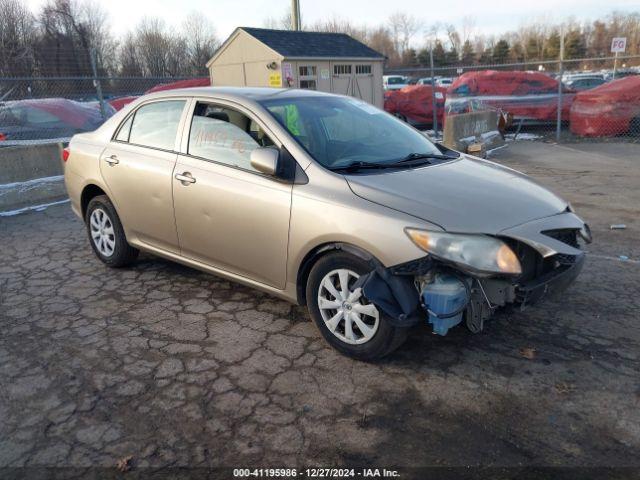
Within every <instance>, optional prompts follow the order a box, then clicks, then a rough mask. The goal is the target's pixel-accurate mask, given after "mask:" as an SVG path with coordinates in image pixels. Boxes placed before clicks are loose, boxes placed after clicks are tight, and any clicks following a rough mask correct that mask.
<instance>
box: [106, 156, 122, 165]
mask: <svg viewBox="0 0 640 480" xmlns="http://www.w3.org/2000/svg"><path fill="white" fill-rule="evenodd" d="M104 161H105V162H107V163H108V164H109V165H112V166H113V165H117V164H118V163H120V160H118V156H117V155H109V156H108V157H104Z"/></svg>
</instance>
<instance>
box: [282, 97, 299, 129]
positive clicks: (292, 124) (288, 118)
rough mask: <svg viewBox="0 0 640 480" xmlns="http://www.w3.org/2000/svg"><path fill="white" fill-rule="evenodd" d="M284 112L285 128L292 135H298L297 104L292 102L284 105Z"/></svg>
mask: <svg viewBox="0 0 640 480" xmlns="http://www.w3.org/2000/svg"><path fill="white" fill-rule="evenodd" d="M284 113H285V123H286V124H287V129H288V130H289V131H290V132H291V133H292V134H293V135H296V136H300V127H299V125H298V122H299V121H300V117H299V115H298V106H297V105H292V104H289V105H285V107H284Z"/></svg>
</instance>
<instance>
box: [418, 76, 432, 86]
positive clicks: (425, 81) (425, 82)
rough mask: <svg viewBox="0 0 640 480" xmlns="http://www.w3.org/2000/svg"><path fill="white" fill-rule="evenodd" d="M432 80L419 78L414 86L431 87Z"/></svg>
mask: <svg viewBox="0 0 640 480" xmlns="http://www.w3.org/2000/svg"><path fill="white" fill-rule="evenodd" d="M432 84H433V79H432V78H431V77H423V78H419V79H418V81H417V82H416V85H432Z"/></svg>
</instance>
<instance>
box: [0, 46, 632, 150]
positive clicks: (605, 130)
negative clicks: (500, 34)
mask: <svg viewBox="0 0 640 480" xmlns="http://www.w3.org/2000/svg"><path fill="white" fill-rule="evenodd" d="M94 71H97V70H94ZM385 75H399V76H403V77H406V78H407V80H409V81H410V82H411V83H418V84H423V85H425V86H430V85H436V87H435V88H433V89H430V88H427V89H423V90H425V91H428V95H425V94H424V92H422V95H421V96H420V95H418V96H417V97H415V96H414V97H410V96H407V98H406V99H405V100H406V101H404V103H402V102H396V105H395V107H393V108H389V105H390V103H388V102H385V108H387V110H389V111H392V113H395V114H396V115H398V116H400V117H402V118H403V119H405V120H406V121H408V122H410V123H412V124H415V125H416V126H418V127H419V128H422V129H427V130H428V129H432V130H436V132H441V131H442V128H443V123H444V122H446V118H447V117H448V116H450V115H454V114H458V113H464V112H469V111H478V110H483V109H496V110H498V111H499V112H501V113H502V114H503V115H502V117H503V118H504V119H505V120H506V125H504V126H503V131H504V133H505V136H506V137H507V138H512V139H540V140H551V141H560V142H576V141H586V140H589V139H594V138H595V139H599V140H602V139H615V140H621V139H622V140H625V141H634V142H635V141H640V56H620V57H618V58H614V57H598V58H582V59H577V60H574V59H572V60H566V61H562V62H559V61H536V62H522V63H509V64H497V65H472V66H447V67H435V68H430V67H423V66H418V67H411V68H400V69H387V71H385ZM185 80H189V81H188V82H184V81H185ZM176 82H179V83H177V85H176V86H195V85H205V84H207V83H208V79H207V78H206V77H205V78H195V79H194V78H190V79H188V78H185V77H115V76H98V75H97V74H94V75H93V76H82V77H78V76H75V77H72V76H64V77H63V76H60V77H52V76H49V77H38V78H35V77H13V78H0V146H9V145H19V144H24V143H27V144H28V143H44V142H54V141H55V142H58V141H66V140H68V138H70V137H71V136H72V135H73V134H75V133H77V132H82V131H90V130H94V129H95V128H97V127H98V126H100V125H101V124H102V122H104V120H105V119H107V118H108V117H110V116H111V115H113V113H114V112H115V111H117V110H119V109H120V108H122V107H123V106H124V105H126V104H127V103H128V102H130V101H132V100H133V99H135V98H136V97H137V96H139V95H143V94H144V93H145V92H148V91H149V90H151V89H153V88H154V87H158V86H159V85H166V84H173V83H176ZM170 87H171V85H169V86H168V87H167V88H170ZM160 88H164V87H160ZM409 90H411V89H409ZM414 90H415V89H414ZM402 92H403V91H400V93H398V92H391V91H387V92H386V94H385V96H386V97H387V98H390V97H391V96H392V95H395V96H396V97H397V96H398V95H400V96H402V95H404V94H403V93H402ZM400 104H402V105H404V106H400V107H399V106H398V105H400ZM396 107H397V108H396ZM403 109H404V110H403Z"/></svg>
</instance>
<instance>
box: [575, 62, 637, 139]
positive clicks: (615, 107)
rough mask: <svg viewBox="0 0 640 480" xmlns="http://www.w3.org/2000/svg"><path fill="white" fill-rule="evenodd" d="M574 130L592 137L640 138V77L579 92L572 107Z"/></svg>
mask: <svg viewBox="0 0 640 480" xmlns="http://www.w3.org/2000/svg"><path fill="white" fill-rule="evenodd" d="M570 129H571V131H572V132H573V133H575V134H576V135H581V136H588V137H607V136H614V135H624V134H632V135H638V136H640V76H638V75H633V76H627V77H624V78H621V79H620V80H612V81H611V82H609V83H605V84H604V85H602V86H600V87H596V88H593V89H591V90H586V91H584V92H579V93H578V94H577V95H576V98H575V100H574V101H573V105H571V123H570Z"/></svg>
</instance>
